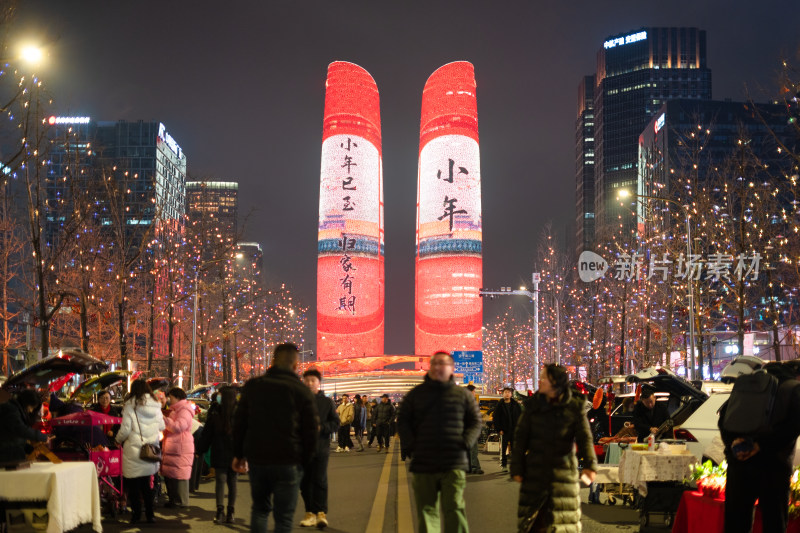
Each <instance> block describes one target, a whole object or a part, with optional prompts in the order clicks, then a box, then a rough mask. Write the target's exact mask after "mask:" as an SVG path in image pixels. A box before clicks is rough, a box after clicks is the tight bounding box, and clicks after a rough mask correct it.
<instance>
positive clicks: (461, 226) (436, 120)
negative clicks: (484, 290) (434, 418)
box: [414, 61, 483, 355]
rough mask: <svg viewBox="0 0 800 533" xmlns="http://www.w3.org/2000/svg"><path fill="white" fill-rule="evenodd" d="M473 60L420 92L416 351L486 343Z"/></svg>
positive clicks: (443, 71) (434, 77)
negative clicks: (481, 292) (481, 296)
mask: <svg viewBox="0 0 800 533" xmlns="http://www.w3.org/2000/svg"><path fill="white" fill-rule="evenodd" d="M475 88H476V84H475V72H474V69H473V66H472V64H471V63H467V62H466V61H458V62H454V63H449V64H447V65H444V66H443V67H440V68H439V69H438V70H436V71H435V72H434V73H433V74H431V76H430V78H428V81H427V82H426V83H425V88H424V90H423V92H422V117H421V120H420V140H419V174H418V189H417V258H416V291H415V292H416V305H415V332H414V333H415V335H414V337H415V339H414V353H416V354H420V355H431V354H432V353H434V352H435V351H437V350H447V351H452V350H481V349H482V337H481V326H482V324H483V304H482V301H481V299H480V297H479V295H478V291H479V289H480V287H481V284H482V279H483V270H482V269H483V258H482V255H481V245H482V236H481V235H482V233H481V232H482V229H481V224H482V219H481V170H480V150H479V143H478V106H477V99H476V95H475Z"/></svg>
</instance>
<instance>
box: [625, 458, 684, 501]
mask: <svg viewBox="0 0 800 533" xmlns="http://www.w3.org/2000/svg"><path fill="white" fill-rule="evenodd" d="M695 463H697V457H695V456H694V454H692V453H691V452H688V451H683V452H681V453H668V454H665V453H659V452H642V451H638V450H630V449H628V450H625V451H624V452H623V453H622V459H620V461H619V480H620V481H621V482H623V483H627V484H629V485H633V486H635V487H636V490H638V491H639V493H640V494H641V495H642V496H647V482H648V481H683V480H684V479H687V478H688V477H689V476H690V475H691V473H692V465H693V464H695Z"/></svg>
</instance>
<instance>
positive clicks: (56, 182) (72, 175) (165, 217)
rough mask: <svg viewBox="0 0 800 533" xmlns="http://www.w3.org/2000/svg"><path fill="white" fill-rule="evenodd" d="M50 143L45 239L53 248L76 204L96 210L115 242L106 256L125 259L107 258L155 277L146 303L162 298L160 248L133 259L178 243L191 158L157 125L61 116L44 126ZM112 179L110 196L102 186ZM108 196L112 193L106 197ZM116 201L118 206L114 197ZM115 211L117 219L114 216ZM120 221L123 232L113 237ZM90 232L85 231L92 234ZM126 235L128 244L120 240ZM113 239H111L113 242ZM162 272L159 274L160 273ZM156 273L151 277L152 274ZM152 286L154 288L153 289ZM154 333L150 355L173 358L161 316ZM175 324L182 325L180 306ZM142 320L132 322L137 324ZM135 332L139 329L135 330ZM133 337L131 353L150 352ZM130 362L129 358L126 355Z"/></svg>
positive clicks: (164, 278) (179, 345)
mask: <svg viewBox="0 0 800 533" xmlns="http://www.w3.org/2000/svg"><path fill="white" fill-rule="evenodd" d="M46 122H47V124H48V127H49V129H48V139H49V142H50V150H49V153H48V156H49V166H48V169H47V173H48V176H47V195H48V206H50V209H49V210H48V212H47V215H46V216H47V219H46V227H45V232H46V237H47V239H48V243H49V244H50V245H51V246H55V245H56V244H55V243H56V242H57V240H58V238H59V235H60V234H62V233H63V231H62V225H63V224H64V223H65V221H66V220H69V216H68V215H66V213H68V212H69V210H72V209H74V207H75V206H76V205H92V206H93V208H92V212H91V213H88V216H89V217H91V220H92V222H93V224H94V225H92V224H87V226H86V227H87V228H88V229H91V228H97V229H98V230H99V232H100V233H101V235H103V234H105V235H104V236H103V238H104V239H105V240H108V241H110V245H107V246H106V249H107V250H111V249H113V248H114V247H119V248H118V250H121V254H122V255H120V254H116V255H115V254H112V253H109V254H108V257H110V258H112V259H113V258H119V257H121V256H125V257H127V259H128V260H131V261H132V264H133V265H134V268H137V269H138V273H137V275H138V276H141V277H144V278H148V277H154V278H155V279H152V282H151V283H148V284H145V285H146V286H147V287H148V288H147V289H146V290H147V291H148V292H149V293H150V294H149V295H148V299H151V301H159V300H161V299H163V298H164V297H165V294H166V293H167V291H168V289H167V287H168V286H169V284H170V283H172V281H171V280H170V279H169V275H168V274H166V273H165V272H164V269H163V268H161V267H160V266H159V265H162V261H163V260H165V257H164V256H163V254H161V252H160V251H159V250H161V248H159V247H158V246H152V245H151V246H150V247H147V248H146V249H145V252H144V253H143V254H142V256H141V261H134V260H133V259H131V258H132V257H134V256H135V255H136V254H137V253H138V250H139V248H140V247H141V246H142V241H143V239H147V240H153V239H155V240H158V241H160V242H161V243H166V242H173V241H174V240H178V241H179V240H180V238H181V236H182V235H183V231H184V221H185V220H184V215H185V213H186V196H185V195H186V154H185V153H184V152H183V150H182V149H181V147H180V145H179V144H178V143H177V142H176V140H175V139H174V138H173V137H172V135H171V134H170V133H169V132H168V131H167V129H166V127H165V126H164V124H163V123H161V122H155V121H142V120H139V121H126V120H119V121H94V120H92V119H91V118H90V117H56V116H52V117H49V118H48V119H47V120H46ZM109 177H113V180H111V181H110V182H108V183H111V184H112V187H111V188H110V189H106V186H105V185H104V180H105V179H107V178H109ZM109 190H110V191H111V192H110V193H109ZM110 194H111V195H113V201H112V200H110V196H109V195H110ZM115 210H117V212H115ZM118 221H120V222H122V223H123V224H124V231H123V232H115V231H114V230H115V229H119V228H115V227H114V225H115V224H117V223H118ZM88 229H87V231H88ZM120 234H122V235H124V242H118V241H116V240H115V239H116V237H117V236H118V235H120ZM109 237H111V238H109ZM155 267H158V268H155ZM154 271H155V272H156V273H155V274H153V272H154ZM149 287H155V289H154V290H153V289H150V288H149ZM159 312H160V311H159V310H157V317H156V319H155V321H154V322H155V323H154V326H153V331H152V339H153V342H152V350H153V355H154V357H155V358H156V359H159V358H161V359H163V358H166V357H167V356H168V354H169V349H168V346H169V339H168V334H167V331H168V328H167V323H166V319H164V318H163V315H162V314H158V313H159ZM175 312H176V315H177V316H176V317H173V318H175V319H177V320H180V319H181V318H182V316H181V308H180V306H177V309H176V311H175ZM134 318H135V319H136V320H139V321H142V320H144V319H143V318H142V317H141V315H140V316H139V317H130V319H131V320H132V321H134V323H135V320H134ZM130 329H131V330H134V329H135V327H133V326H131V327H130ZM147 335H149V334H141V333H136V332H132V336H133V342H132V344H133V348H132V349H133V350H136V349H137V348H136V347H137V346H142V347H144V346H146V345H148V344H149V342H148V341H147V340H146V336H147ZM182 350H183V340H182V339H181V338H180V336H178V335H176V336H175V337H174V344H173V353H180V352H181V351H182ZM129 355H130V354H129Z"/></svg>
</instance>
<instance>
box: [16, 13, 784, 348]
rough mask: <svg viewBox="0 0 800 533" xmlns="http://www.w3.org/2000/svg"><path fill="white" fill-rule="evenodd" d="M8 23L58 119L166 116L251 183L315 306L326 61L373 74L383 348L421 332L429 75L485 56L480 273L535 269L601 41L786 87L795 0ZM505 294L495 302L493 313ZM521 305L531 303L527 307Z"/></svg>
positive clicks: (192, 160)
mask: <svg viewBox="0 0 800 533" xmlns="http://www.w3.org/2000/svg"><path fill="white" fill-rule="evenodd" d="M20 4H21V6H20V8H19V13H18V20H17V23H16V24H15V27H14V28H13V32H12V34H13V35H12V38H15V37H18V38H23V37H25V38H30V39H32V40H34V41H37V42H40V43H44V44H46V45H47V47H48V49H47V54H48V62H47V65H46V66H45V67H42V69H41V76H42V78H43V79H44V81H45V83H46V86H47V88H48V89H49V90H50V92H51V94H52V96H53V98H54V99H55V104H56V108H57V109H58V111H59V114H61V115H81V116H91V117H92V118H93V119H95V120H119V119H126V120H139V119H143V120H157V121H161V122H163V123H164V124H165V125H166V127H167V129H168V131H169V132H170V133H171V134H172V136H173V137H174V138H175V139H176V140H177V142H178V143H179V144H180V145H181V147H182V148H183V150H184V151H185V153H186V154H187V161H188V168H189V174H190V177H191V178H192V179H216V180H226V181H227V180H231V181H238V182H239V184H240V185H239V192H240V197H239V209H240V215H241V220H242V221H244V219H245V217H246V216H247V220H246V228H245V235H244V238H245V240H253V241H258V242H260V243H261V244H262V246H263V248H264V259H265V261H264V265H265V270H266V271H267V277H268V280H269V282H270V283H272V284H275V283H281V282H284V283H286V284H287V285H289V286H291V287H292V288H293V289H294V290H295V291H296V293H297V294H298V295H299V296H300V297H301V299H302V300H303V301H304V303H305V304H306V305H308V306H309V307H310V309H311V313H310V316H309V318H310V320H309V326H310V327H309V330H308V341H310V342H313V339H314V337H315V324H314V317H315V312H316V309H315V304H316V298H315V294H316V292H315V291H316V257H317V254H316V250H317V216H318V200H319V172H320V149H321V141H322V112H323V105H324V97H325V77H326V73H327V67H328V64H329V63H331V62H332V61H336V60H343V61H351V62H353V63H356V64H358V65H360V66H362V67H364V68H365V69H366V70H367V71H369V72H370V73H371V74H372V76H373V77H374V78H375V81H376V82H377V84H378V90H379V91H380V97H381V123H382V130H383V170H384V191H385V192H384V197H385V215H386V287H387V288H386V352H387V353H392V354H399V353H411V352H412V351H413V346H414V338H413V334H414V328H413V324H414V290H413V287H414V254H415V247H414V227H415V222H414V221H415V201H416V180H417V156H418V148H419V119H420V104H421V100H422V88H423V86H424V84H425V81H426V80H427V78H428V76H429V75H430V74H431V73H432V72H433V71H434V70H436V69H437V68H438V67H440V66H441V65H443V64H445V63H448V62H450V61H455V60H466V61H470V62H472V63H473V64H474V65H475V74H476V79H477V84H478V93H477V94H478V114H479V128H480V138H481V143H480V144H481V174H482V182H483V228H484V233H483V250H484V256H483V257H484V263H483V264H484V286H485V287H492V288H497V287H500V286H514V287H517V286H519V285H521V284H525V283H527V282H528V281H529V279H530V273H531V272H532V271H533V268H534V256H535V250H536V242H537V238H538V236H539V234H540V232H541V230H542V227H543V226H544V224H546V223H547V222H548V221H552V224H553V228H554V230H555V231H556V232H557V234H558V235H559V237H560V238H561V239H562V240H563V239H564V238H566V237H567V236H568V235H571V234H572V233H573V232H574V229H573V228H574V223H573V219H574V215H575V130H574V128H575V118H576V103H577V87H578V83H579V81H580V79H581V76H583V75H586V74H592V73H594V70H595V60H596V54H597V51H598V50H599V48H600V47H601V46H602V44H603V41H604V40H605V38H606V37H608V36H610V35H614V34H619V33H627V32H628V31H630V30H635V29H638V28H640V27H643V26H696V27H699V28H701V29H704V30H706V31H707V37H708V66H709V67H710V68H711V69H712V79H713V95H714V98H715V99H722V98H733V99H734V100H741V99H743V98H745V96H746V94H747V91H749V92H750V93H751V94H752V95H753V96H754V98H755V99H756V100H760V101H763V100H766V99H768V98H769V97H770V96H771V95H773V94H775V92H776V91H775V88H776V87H777V73H778V66H779V63H780V60H781V59H783V58H786V57H788V58H790V59H797V54H796V51H797V50H798V46H800V32H798V28H800V9H798V6H797V3H796V0H764V1H760V2H754V1H752V0H728V1H709V2H705V1H703V2H699V1H697V0H670V1H668V2H653V1H641V0H638V1H613V0H605V1H594V2H592V1H585V0H575V1H572V2H545V1H542V0H529V1H521V0H517V1H488V0H483V1H434V0H429V1H427V2H416V1H395V2H388V1H383V0H364V1H334V0H318V1H308V0H293V1H280V2H274V1H265V0H257V1H256V0H252V1H246V2H245V1H230V2H220V1H215V2H209V1H190V0H180V1H176V0H168V1H164V0H160V1H153V0H145V1H141V0H140V1H127V2H122V1H117V2H109V1H108V0H104V1H84V0H80V1H78V0H75V1H69V2H67V1H64V0H50V1H40V0H24V1H21V2H20ZM508 303H509V302H508V301H505V302H498V301H495V302H492V303H488V302H487V305H486V306H485V307H484V321H487V320H489V319H490V318H492V317H493V316H494V315H495V314H496V313H497V312H498V311H499V310H500V309H501V308H503V307H504V306H507V305H508ZM515 305H519V304H515Z"/></svg>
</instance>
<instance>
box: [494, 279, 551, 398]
mask: <svg viewBox="0 0 800 533" xmlns="http://www.w3.org/2000/svg"><path fill="white" fill-rule="evenodd" d="M540 281H541V277H540V274H539V273H538V272H534V273H533V291H529V290H526V289H525V287H524V286H523V287H520V288H519V289H518V290H511V287H501V289H500V290H499V291H494V290H491V289H480V290H479V291H478V294H479V295H480V296H481V297H485V296H488V297H490V298H494V297H495V296H509V295H515V296H519V295H522V296H527V297H528V298H530V299H531V301H532V302H533V387H534V388H535V387H537V386H538V383H539V293H544V294H548V295H550V296H552V297H553V302H554V304H555V306H554V307H555V309H556V363H557V364H561V331H560V330H561V310H560V309H559V306H558V298H556V295H555V294H553V293H551V292H549V291H540V290H539V282H540Z"/></svg>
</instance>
